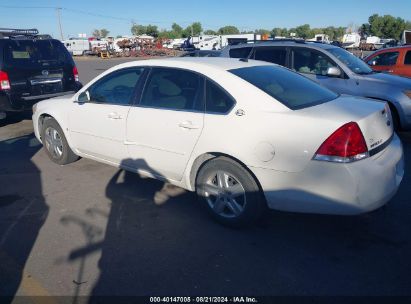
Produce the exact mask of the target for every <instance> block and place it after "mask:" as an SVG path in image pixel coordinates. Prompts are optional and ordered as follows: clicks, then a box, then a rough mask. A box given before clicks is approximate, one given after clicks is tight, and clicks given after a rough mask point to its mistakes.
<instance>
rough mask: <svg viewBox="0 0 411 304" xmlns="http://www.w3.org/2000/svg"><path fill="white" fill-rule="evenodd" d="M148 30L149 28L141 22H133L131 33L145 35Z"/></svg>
mask: <svg viewBox="0 0 411 304" xmlns="http://www.w3.org/2000/svg"><path fill="white" fill-rule="evenodd" d="M146 32H147V28H146V27H145V26H144V25H141V24H133V26H132V27H131V33H132V34H133V35H135V36H139V35H143V34H145V33H146Z"/></svg>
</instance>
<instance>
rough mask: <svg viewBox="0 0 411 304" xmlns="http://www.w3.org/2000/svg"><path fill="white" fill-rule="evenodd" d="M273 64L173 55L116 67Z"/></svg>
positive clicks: (223, 67) (227, 67) (222, 67)
mask: <svg viewBox="0 0 411 304" xmlns="http://www.w3.org/2000/svg"><path fill="white" fill-rule="evenodd" d="M264 65H273V64H271V63H268V62H262V61H256V60H248V61H247V62H244V61H243V60H240V59H236V58H223V57H175V58H167V59H148V60H137V61H133V62H127V63H123V64H121V65H119V66H117V67H118V68H125V67H132V66H162V67H177V68H187V69H190V70H199V69H201V68H211V69H214V70H223V71H227V70H233V69H240V68H247V67H254V66H264Z"/></svg>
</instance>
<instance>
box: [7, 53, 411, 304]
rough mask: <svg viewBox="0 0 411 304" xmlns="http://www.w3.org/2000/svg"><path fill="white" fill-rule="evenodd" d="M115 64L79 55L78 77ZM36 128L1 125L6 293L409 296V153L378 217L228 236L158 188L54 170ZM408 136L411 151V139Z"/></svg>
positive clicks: (272, 221)
mask: <svg viewBox="0 0 411 304" xmlns="http://www.w3.org/2000/svg"><path fill="white" fill-rule="evenodd" d="M120 62H122V60H121V59H112V60H106V61H105V60H101V59H80V60H77V66H78V69H79V73H80V78H81V81H83V82H87V81H89V80H90V79H91V78H92V77H94V76H95V75H97V74H99V73H101V72H103V71H104V70H105V69H106V68H108V67H109V66H112V65H115V64H118V63H120ZM30 123H31V121H30V120H29V117H27V116H25V117H24V116H23V117H20V118H15V119H14V120H9V121H7V122H2V126H1V128H0V295H22V296H31V297H33V296H39V295H51V296H63V295H64V296H72V297H79V296H89V295H166V296H173V295H174V296H182V295H253V296H258V295H299V296H301V295H303V296H307V295H308V296H310V295H317V296H319V295H320V296H322V295H349V296H352V295H373V296H380V295H410V286H411V276H410V273H411V258H410V257H411V221H410V217H411V202H410V197H411V176H410V172H411V171H410V170H411V168H410V163H409V162H408V158H406V171H405V172H406V173H405V174H406V175H405V177H404V180H403V183H402V185H401V188H400V190H399V192H398V194H397V195H396V196H395V197H394V198H393V199H392V201H391V202H390V203H389V204H388V205H387V206H385V207H383V208H381V209H379V210H377V211H375V212H372V213H369V214H366V215H362V216H355V217H342V216H341V217H340V216H319V215H305V214H292V213H282V212H274V211H272V212H270V214H269V216H268V217H267V218H266V219H265V220H264V221H263V222H261V223H260V224H259V225H256V226H254V227H249V228H247V229H229V228H226V227H223V226H221V225H219V224H217V223H215V222H214V221H213V220H211V218H210V217H209V216H208V215H207V213H206V212H205V210H204V209H203V206H201V204H200V203H199V202H198V201H197V199H196V196H195V195H194V194H192V193H189V192H186V191H184V190H181V189H179V188H176V187H173V186H171V185H168V184H165V183H163V182H160V181H156V180H152V179H147V178H141V177H139V176H138V175H136V174H131V173H127V172H124V171H121V170H118V169H116V168H113V167H110V166H108V165H104V164H100V163H97V162H94V161H91V160H87V159H81V160H79V161H78V162H76V163H73V164H70V165H67V166H58V165H56V164H54V163H52V162H51V161H50V160H49V159H48V158H47V155H46V153H45V152H44V151H43V150H42V147H41V145H40V144H39V143H38V141H37V140H36V139H35V138H34V137H33V134H32V129H31V127H30ZM401 139H402V141H403V144H404V149H405V154H406V156H408V155H410V152H411V133H403V134H401ZM347 191H353V189H347ZM34 300H35V298H34Z"/></svg>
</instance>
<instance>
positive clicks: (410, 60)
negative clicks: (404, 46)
mask: <svg viewBox="0 0 411 304" xmlns="http://www.w3.org/2000/svg"><path fill="white" fill-rule="evenodd" d="M404 64H411V51H408V52H407V53H406V54H405V59H404Z"/></svg>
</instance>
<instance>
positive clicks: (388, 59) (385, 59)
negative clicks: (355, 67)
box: [367, 52, 399, 66]
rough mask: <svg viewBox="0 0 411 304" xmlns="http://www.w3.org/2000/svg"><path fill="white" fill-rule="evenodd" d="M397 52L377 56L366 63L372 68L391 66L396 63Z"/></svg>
mask: <svg viewBox="0 0 411 304" xmlns="http://www.w3.org/2000/svg"><path fill="white" fill-rule="evenodd" d="M398 55H399V53H398V52H386V53H382V54H379V55H377V56H375V57H374V58H372V59H371V60H369V61H368V62H367V63H368V64H369V65H373V66H392V65H395V64H396V63H397V59H398Z"/></svg>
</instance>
